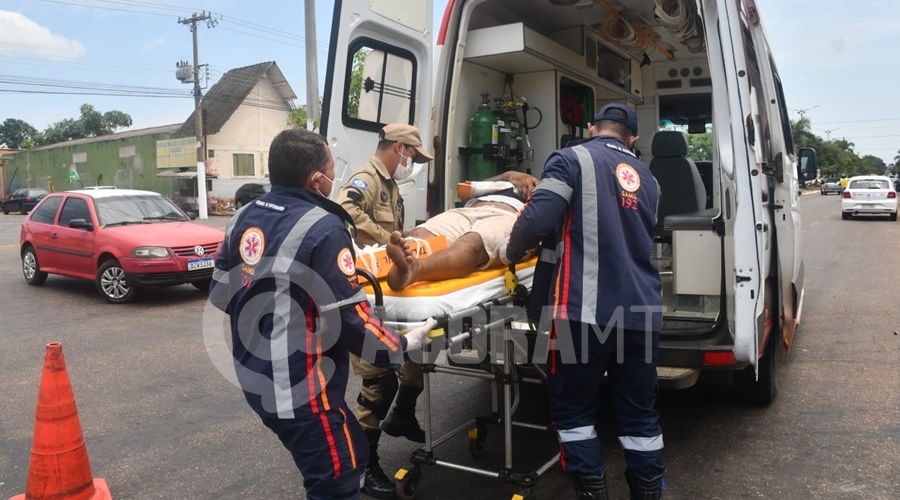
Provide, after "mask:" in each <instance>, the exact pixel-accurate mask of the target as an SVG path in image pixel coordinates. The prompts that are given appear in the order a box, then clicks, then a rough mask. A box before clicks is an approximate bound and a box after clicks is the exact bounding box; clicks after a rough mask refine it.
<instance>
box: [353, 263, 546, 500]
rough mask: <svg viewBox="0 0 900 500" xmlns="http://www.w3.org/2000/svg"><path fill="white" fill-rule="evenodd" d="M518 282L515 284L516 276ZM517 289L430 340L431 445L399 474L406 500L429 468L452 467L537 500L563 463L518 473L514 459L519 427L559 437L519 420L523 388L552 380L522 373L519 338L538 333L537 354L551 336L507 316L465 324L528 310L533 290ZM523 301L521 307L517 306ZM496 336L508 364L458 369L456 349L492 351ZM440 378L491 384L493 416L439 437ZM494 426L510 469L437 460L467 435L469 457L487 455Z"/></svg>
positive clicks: (427, 422)
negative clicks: (482, 345)
mask: <svg viewBox="0 0 900 500" xmlns="http://www.w3.org/2000/svg"><path fill="white" fill-rule="evenodd" d="M512 269H514V268H512ZM367 274H369V273H366V272H360V275H361V276H363V277H364V278H365V279H367V280H368V281H369V282H370V283H371V284H372V287H373V289H374V292H375V293H374V295H375V307H374V312H375V314H376V315H377V314H378V313H379V311H383V310H384V304H383V300H384V298H383V293H382V290H381V287H380V284H379V283H378V281H377V280H376V279H375V278H374V276H367ZM513 279H515V278H514V276H513ZM512 288H516V290H515V293H510V294H509V295H507V296H506V297H502V298H499V299H491V300H488V301H486V302H483V303H481V304H479V305H477V306H474V307H470V308H467V309H464V310H461V311H456V312H453V313H450V314H448V315H446V316H445V317H443V318H440V319H439V321H438V328H437V329H436V330H439V331H442V334H441V335H440V336H438V337H432V336H430V335H429V338H431V343H430V345H429V346H428V347H426V348H423V353H424V354H425V356H424V359H423V361H424V362H423V363H422V371H423V385H424V391H423V395H424V402H423V405H424V412H425V417H424V430H425V443H424V446H423V447H422V448H420V449H418V450H416V451H414V452H413V453H412V454H411V455H410V465H409V466H408V467H406V468H401V469H400V470H398V471H397V473H396V474H395V475H394V478H395V480H396V493H397V496H398V497H399V498H400V499H401V500H407V499H412V498H414V496H415V493H416V490H417V488H418V484H419V481H420V480H421V476H422V466H425V465H430V466H440V467H446V468H450V469H454V470H459V471H463V472H468V473H472V474H476V475H480V476H485V477H492V478H496V479H500V480H502V481H504V482H506V483H509V484H512V485H514V486H517V487H519V488H520V490H519V492H518V493H516V494H514V495H513V496H512V499H513V500H534V499H535V493H534V488H535V486H536V485H537V483H538V481H539V479H540V477H541V476H542V475H543V474H544V473H545V472H547V471H548V470H549V469H550V468H551V467H553V465H554V464H556V463H557V462H559V460H560V452H558V451H557V452H556V453H554V454H553V456H552V457H551V458H549V459H548V460H546V461H545V462H544V463H543V464H541V466H540V467H538V468H537V469H535V470H530V471H524V472H521V471H516V470H515V468H514V460H513V432H512V431H513V427H520V428H527V429H534V430H541V431H547V432H553V433H554V434H555V429H554V428H553V427H552V426H550V425H537V424H531V423H528V422H521V421H517V420H515V419H514V418H513V415H514V414H515V412H516V410H517V409H518V406H519V402H520V390H519V384H521V383H530V384H539V385H546V380H547V377H546V374H545V373H544V371H543V370H542V369H541V368H540V367H539V366H537V365H534V364H531V365H529V368H530V369H533V370H534V371H535V372H536V374H537V376H535V377H529V376H523V375H522V374H520V373H519V369H518V364H517V363H516V344H515V338H516V337H518V338H521V336H522V335H523V334H527V333H531V334H534V335H535V336H536V338H535V346H536V347H535V349H537V345H539V342H538V337H539V336H540V335H542V334H543V335H545V336H546V332H543V333H541V332H539V331H538V328H537V326H536V325H535V324H534V323H531V322H528V321H527V320H526V321H522V319H523V318H517V317H515V316H507V317H501V318H500V319H494V320H493V321H489V322H486V323H485V324H483V325H472V324H469V325H465V323H464V322H463V321H462V320H464V319H466V318H472V317H477V316H484V317H487V318H490V312H491V309H492V308H494V307H497V306H511V305H522V303H524V299H525V297H526V296H527V292H528V291H527V290H524V287H521V286H516V285H513V287H512ZM517 302H521V303H518V304H517ZM457 324H462V325H464V326H463V327H462V328H461V331H459V332H456V333H453V332H451V331H450V325H457ZM496 335H500V336H502V337H501V338H502V340H501V343H502V353H503V355H502V361H500V362H499V363H498V362H497V361H496V360H494V359H488V360H487V361H486V363H485V361H481V362H480V363H478V364H477V365H476V366H478V368H468V367H463V366H460V364H459V363H460V362H457V363H456V364H457V366H453V364H454V362H453V359H454V356H455V355H454V354H452V353H451V351H453V350H454V349H462V347H463V346H464V345H465V344H466V343H467V342H470V341H475V340H476V339H484V340H485V341H486V345H488V346H490V345H491V344H492V343H493V342H492V341H493V338H492V336H496ZM545 340H546V339H545ZM494 345H496V344H494ZM545 345H546V343H545ZM435 348H437V350H435ZM442 351H446V352H447V360H448V363H447V365H446V366H445V365H444V364H437V361H438V358H439V354H440V353H441V352H442ZM529 351H530V349H527V348H526V355H527V354H529ZM463 359H464V358H463ZM545 359H546V358H545ZM486 368H489V370H486ZM438 373H440V374H446V375H456V376H462V377H469V378H477V379H482V380H489V381H490V382H491V415H490V416H481V417H475V418H470V419H468V420H466V421H465V422H464V423H462V424H460V425H459V426H457V427H455V428H453V429H451V430H450V431H449V432H447V433H446V434H444V435H442V436H439V437H435V435H434V428H433V424H432V411H433V402H432V399H431V379H432V376H433V375H435V374H438ZM500 385H502V386H503V401H502V408H501V403H500V401H499V399H500V398H499V397H498V392H499V391H498V389H499V386H500ZM488 424H496V425H502V426H503V439H504V467H503V468H502V469H500V470H488V469H484V468H479V467H473V466H470V465H465V464H460V463H455V462H450V461H447V460H441V459H439V458H438V457H437V455H436V453H435V449H436V448H437V447H439V446H441V445H442V444H444V443H446V442H448V441H449V440H450V439H452V438H453V437H455V436H458V435H460V434H463V433H465V432H467V434H468V439H469V452H470V453H471V454H472V455H473V456H475V457H479V456H481V455H482V453H483V451H484V445H485V441H486V429H487V425H488Z"/></svg>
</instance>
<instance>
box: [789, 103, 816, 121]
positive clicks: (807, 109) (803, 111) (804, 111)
mask: <svg viewBox="0 0 900 500" xmlns="http://www.w3.org/2000/svg"><path fill="white" fill-rule="evenodd" d="M818 107H819V105H818V104H816V105H815V106H812V107H809V108H801V109H795V110H794V111H796V112H797V114H798V115H800V119H801V120H802V119H803V115H805V114H806V112H807V111H809V110H811V109H813V108H818Z"/></svg>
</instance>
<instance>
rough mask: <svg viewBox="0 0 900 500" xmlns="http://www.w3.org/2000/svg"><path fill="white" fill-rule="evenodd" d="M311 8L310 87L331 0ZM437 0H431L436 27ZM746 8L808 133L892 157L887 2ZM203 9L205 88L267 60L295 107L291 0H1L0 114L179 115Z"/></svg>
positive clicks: (898, 46) (899, 111) (46, 118)
mask: <svg viewBox="0 0 900 500" xmlns="http://www.w3.org/2000/svg"><path fill="white" fill-rule="evenodd" d="M170 2H171V3H170ZM315 2H316V5H315V9H316V30H317V33H316V35H317V36H316V39H317V41H316V42H315V43H316V47H317V54H318V56H317V57H318V74H319V87H320V89H319V90H320V94H321V93H322V86H324V81H325V77H324V75H325V65H326V60H327V41H328V37H329V33H330V28H331V16H332V9H333V6H332V3H333V2H332V1H330V0H315ZM445 5H446V0H435V9H434V12H435V19H434V31H435V33H436V32H437V26H438V25H439V23H440V17H441V16H442V15H443V12H444V6H445ZM757 5H758V8H759V11H760V13H761V16H762V19H763V23H764V25H765V27H766V30H767V33H768V36H769V42H770V45H771V47H772V51H773V53H774V55H775V61H776V64H777V66H778V68H779V73H780V75H781V78H782V81H783V84H784V89H785V96H786V99H787V103H788V108H789V109H790V110H791V111H790V116H791V118H792V119H797V118H799V117H800V116H801V115H803V116H806V117H807V118H809V119H810V121H811V125H812V131H813V132H814V133H815V134H817V135H819V136H821V137H823V138H826V139H828V138H830V139H846V140H848V141H850V142H852V143H853V144H854V145H855V148H854V150H855V151H856V152H857V154H859V155H860V156H863V155H873V156H877V157H879V158H882V159H883V160H884V161H885V162H886V163H888V164H890V163H893V162H894V157H895V156H897V155H898V154H900V153H898V150H900V98H898V91H897V88H898V84H900V64H898V61H900V57H898V51H900V15H897V9H896V7H895V5H896V0H857V1H855V2H847V1H838V0H757ZM203 12H207V13H212V14H213V15H214V17H215V18H216V21H217V22H216V25H215V26H213V27H208V26H207V25H206V24H205V23H201V24H200V25H199V28H198V42H199V51H200V62H201V64H208V65H209V86H212V84H214V83H215V82H216V81H218V79H219V78H220V77H221V76H222V74H223V73H225V72H226V71H228V70H230V69H233V68H238V67H242V66H247V65H251V64H257V63H260V62H264V61H275V62H276V63H277V64H278V66H279V68H280V69H281V71H282V72H283V73H284V75H285V77H286V78H287V80H288V82H289V83H290V85H291V87H292V88H293V90H294V93H295V94H296V95H297V97H298V98H297V100H296V101H295V104H296V105H298V106H300V105H303V104H305V103H306V100H307V99H306V76H305V75H306V62H305V46H306V45H305V44H306V37H305V36H304V29H305V28H304V26H305V24H304V3H303V1H301V0H254V1H247V0H182V4H181V5H176V2H175V1H174V0H168V1H166V0H163V1H162V2H157V1H156V0H0V121H2V120H5V119H6V118H17V119H20V120H24V121H26V122H28V123H30V124H31V125H32V126H34V127H35V128H37V129H39V130H43V129H45V128H46V127H47V126H48V125H50V124H52V123H54V122H57V121H60V120H63V119H66V118H77V117H78V116H79V107H80V106H81V105H82V104H84V103H87V104H91V105H93V106H94V107H95V108H96V109H97V110H99V111H101V112H106V111H110V110H119V111H123V112H125V113H128V114H129V115H131V117H132V119H133V125H132V127H131V129H132V130H134V129H139V128H146V127H153V126H158V125H167V124H172V123H180V122H183V121H184V120H185V119H187V117H188V116H189V115H190V113H191V111H192V110H193V99H192V98H191V94H190V91H191V85H190V84H183V83H181V82H179V81H178V80H176V79H175V69H176V67H175V64H176V62H177V61H182V60H188V61H192V59H193V54H192V41H191V33H190V29H189V28H188V26H185V25H183V24H180V23H179V22H178V21H179V18H187V17H190V16H191V15H192V14H193V13H198V14H200V13H203ZM87 94H106V95H87ZM110 94H116V95H110Z"/></svg>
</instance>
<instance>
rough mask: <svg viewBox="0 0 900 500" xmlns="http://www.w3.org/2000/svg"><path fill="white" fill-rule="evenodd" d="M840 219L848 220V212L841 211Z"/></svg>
mask: <svg viewBox="0 0 900 500" xmlns="http://www.w3.org/2000/svg"><path fill="white" fill-rule="evenodd" d="M841 219H844V220H850V213H849V212H841Z"/></svg>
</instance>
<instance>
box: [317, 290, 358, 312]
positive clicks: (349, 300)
mask: <svg viewBox="0 0 900 500" xmlns="http://www.w3.org/2000/svg"><path fill="white" fill-rule="evenodd" d="M364 300H367V298H366V291H365V289H363V288H360V289H359V290H358V291H357V292H356V293H354V294H353V296H352V297H347V298H346V299H344V300H341V301H339V302H335V303H333V304H325V305H322V306H318V307H319V313H320V314H321V313H326V312H328V311H333V310H334V309H340V308H341V307H344V306H346V305H350V304H356V303H358V302H362V301H364Z"/></svg>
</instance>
